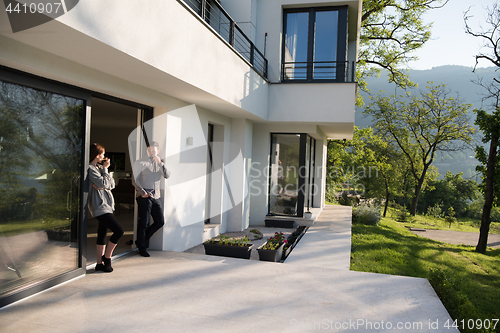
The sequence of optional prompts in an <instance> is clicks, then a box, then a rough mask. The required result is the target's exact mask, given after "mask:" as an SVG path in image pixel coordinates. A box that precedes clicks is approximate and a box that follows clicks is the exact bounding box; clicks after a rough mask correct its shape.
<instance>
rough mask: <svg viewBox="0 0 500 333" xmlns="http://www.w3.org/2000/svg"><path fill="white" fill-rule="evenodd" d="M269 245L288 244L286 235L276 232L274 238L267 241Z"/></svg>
mask: <svg viewBox="0 0 500 333" xmlns="http://www.w3.org/2000/svg"><path fill="white" fill-rule="evenodd" d="M267 242H268V243H283V242H285V243H286V239H285V235H284V234H283V233H282V232H275V233H274V236H273V237H270V238H268V239H267Z"/></svg>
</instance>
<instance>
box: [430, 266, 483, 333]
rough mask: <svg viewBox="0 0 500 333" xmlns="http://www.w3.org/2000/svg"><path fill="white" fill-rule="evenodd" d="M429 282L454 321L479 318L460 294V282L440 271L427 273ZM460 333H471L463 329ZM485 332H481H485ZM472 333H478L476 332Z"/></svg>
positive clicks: (465, 298) (432, 270) (466, 299)
mask: <svg viewBox="0 0 500 333" xmlns="http://www.w3.org/2000/svg"><path fill="white" fill-rule="evenodd" d="M429 282H430V283H431V285H432V287H433V288H434V290H435V291H436V294H437V295H438V296H439V299H441V301H442V302H443V305H444V307H445V308H446V310H448V313H449V314H450V316H451V318H453V319H454V320H458V321H460V320H462V319H464V320H466V321H467V320H468V319H470V318H481V317H480V316H479V315H478V311H477V309H476V307H475V306H474V305H473V304H472V302H471V301H470V300H469V298H468V297H467V295H465V294H464V293H463V292H461V291H460V290H461V287H460V284H461V283H462V282H461V281H460V280H458V279H456V278H453V277H451V276H449V275H448V274H447V273H445V272H444V271H443V270H441V269H431V270H430V272H429ZM464 329H465V330H464V331H462V332H472V331H471V330H467V327H464ZM485 331H486V330H484V331H482V332H485ZM474 332H478V331H477V330H476V331H474Z"/></svg>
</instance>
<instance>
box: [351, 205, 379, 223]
mask: <svg viewBox="0 0 500 333" xmlns="http://www.w3.org/2000/svg"><path fill="white" fill-rule="evenodd" d="M380 219H381V216H380V209H379V208H378V207H375V206H370V205H359V206H357V207H354V208H353V209H352V223H359V224H366V225H378V223H379V221H380Z"/></svg>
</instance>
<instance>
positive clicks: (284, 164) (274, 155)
mask: <svg viewBox="0 0 500 333" xmlns="http://www.w3.org/2000/svg"><path fill="white" fill-rule="evenodd" d="M299 154H300V135H299V134H273V135H272V137H271V170H270V174H271V179H270V191H269V192H270V193H269V213H270V214H271V215H294V216H295V215H297V199H298V195H299V172H300V160H299Z"/></svg>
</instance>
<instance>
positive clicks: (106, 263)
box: [96, 256, 113, 273]
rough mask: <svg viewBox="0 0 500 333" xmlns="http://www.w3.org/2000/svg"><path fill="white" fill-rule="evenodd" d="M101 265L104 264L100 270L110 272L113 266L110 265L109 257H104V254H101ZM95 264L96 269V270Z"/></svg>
mask: <svg viewBox="0 0 500 333" xmlns="http://www.w3.org/2000/svg"><path fill="white" fill-rule="evenodd" d="M101 265H102V266H104V267H103V268H102V271H103V272H105V273H111V272H112V271H113V267H111V258H109V259H108V258H106V257H105V256H102V264H101ZM97 266H98V265H96V270H97Z"/></svg>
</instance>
